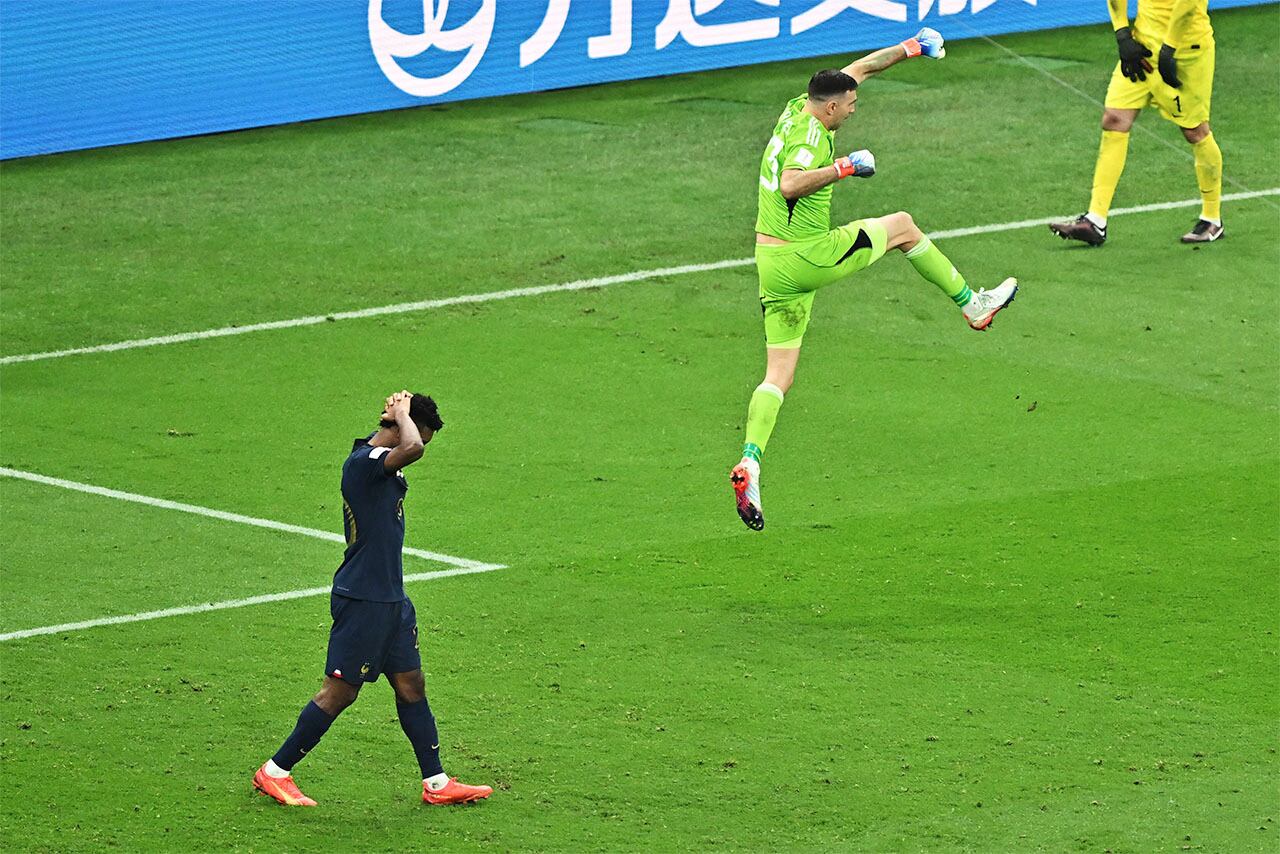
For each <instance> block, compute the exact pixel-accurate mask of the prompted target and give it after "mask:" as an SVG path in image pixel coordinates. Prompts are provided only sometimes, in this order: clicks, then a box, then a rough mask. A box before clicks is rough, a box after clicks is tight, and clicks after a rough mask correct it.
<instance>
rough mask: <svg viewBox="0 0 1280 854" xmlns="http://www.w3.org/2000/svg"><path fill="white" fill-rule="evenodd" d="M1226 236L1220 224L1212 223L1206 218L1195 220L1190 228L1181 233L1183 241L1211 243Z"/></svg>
mask: <svg viewBox="0 0 1280 854" xmlns="http://www.w3.org/2000/svg"><path fill="white" fill-rule="evenodd" d="M1225 236H1226V231H1225V230H1223V228H1222V226H1221V225H1214V224H1213V223H1211V222H1209V220H1207V219H1201V220H1197V221H1196V224H1195V225H1194V226H1192V227H1191V230H1190V231H1188V232H1187V233H1186V234H1184V235H1182V242H1183V243H1212V242H1213V241H1215V240H1221V239H1222V238H1223V237H1225Z"/></svg>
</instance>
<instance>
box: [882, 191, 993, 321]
mask: <svg viewBox="0 0 1280 854" xmlns="http://www.w3.org/2000/svg"><path fill="white" fill-rule="evenodd" d="M872 222H878V223H880V225H881V226H882V227H883V228H884V230H885V232H886V234H887V235H888V239H887V240H886V242H885V247H886V249H897V250H900V251H901V252H902V253H903V254H905V255H906V256H907V260H908V261H910V262H911V266H912V267H914V268H915V270H916V272H917V273H919V274H920V276H921V278H923V279H925V280H926V281H929V282H932V283H933V284H935V285H937V286H938V288H939V289H940V290H941V291H942V292H943V293H944V294H946V295H947V296H948V297H950V298H951V301H952V302H954V303H955V304H956V305H958V306H960V310H961V312H963V314H964V319H965V321H966V322H967V323H968V324H969V326H970V328H972V329H976V330H978V331H979V332H982V331H984V330H986V329H987V327H989V326H990V325H991V321H992V320H994V319H995V316H996V315H997V314H999V313H1000V312H1001V311H1003V310H1004V309H1005V308H1006V307H1008V305H1009V304H1010V303H1011V302H1013V298H1014V297H1015V296H1017V293H1018V280H1017V279H1015V278H1013V277H1012V276H1010V277H1009V278H1007V279H1005V280H1004V281H1003V282H1001V283H1000V284H999V285H997V286H996V287H995V288H993V289H991V290H989V291H988V290H986V289H985V288H983V289H979V290H978V291H976V292H975V291H973V290H970V288H969V285H968V283H967V282H966V281H965V279H964V276H962V275H960V272H959V271H958V270H956V268H955V266H954V265H953V264H952V263H951V261H950V260H948V259H947V256H945V255H943V254H942V250H940V249H939V248H938V247H937V246H935V245H934V244H933V241H932V240H930V239H929V236H928V235H927V234H925V233H924V232H923V231H921V230H920V228H919V226H917V225H916V223H915V220H914V219H912V218H911V214H909V213H907V212H906V211H898V212H897V213H892V214H889V215H888V216H882V217H880V218H879V219H876V220H872Z"/></svg>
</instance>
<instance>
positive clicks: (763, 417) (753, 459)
mask: <svg viewBox="0 0 1280 854" xmlns="http://www.w3.org/2000/svg"><path fill="white" fill-rule="evenodd" d="M945 55H946V51H945V50H944V49H943V39H942V36H941V35H940V34H939V33H938V32H937V31H935V30H931V29H928V28H926V29H923V30H921V31H920V32H919V33H918V34H917V35H916V36H915V37H914V38H911V39H907V41H905V42H903V43H901V44H898V45H894V46H893V47H888V48H884V49H883V50H878V51H876V52H875V53H872V54H869V55H867V56H864V57H863V58H862V59H859V60H857V61H856V62H853V63H851V64H850V65H846V66H845V67H844V68H843V69H841V70H839V71H835V70H830V71H819V72H818V73H817V74H815V75H813V77H812V79H810V80H809V91H808V93H807V94H806V95H801V96H799V97H797V98H794V99H792V100H791V101H789V102H788V103H787V106H786V108H785V109H784V110H783V111H782V115H781V116H780V117H779V118H778V123H777V125H776V126H775V127H774V130H773V137H772V138H771V139H770V140H769V145H768V148H766V149H765V152H764V158H763V160H762V162H761V166H760V190H759V214H758V216H757V217H756V268H757V271H758V273H759V277H760V305H761V307H762V309H763V311H764V330H765V348H766V354H767V367H766V369H765V377H764V382H762V383H761V384H760V385H759V386H758V387H757V388H756V390H755V393H754V394H752V395H751V403H750V405H749V407H748V409H747V430H746V442H745V443H744V445H743V448H742V460H741V462H739V463H738V464H737V465H736V466H734V467H733V471H732V473H731V475H730V481H731V483H732V485H733V491H734V498H735V500H736V502H737V507H738V515H739V516H741V517H742V521H743V522H745V523H746V525H747V527H749V528H752V529H754V530H757V531H759V530H761V529H763V528H764V512H763V511H762V510H761V507H760V459H761V457H762V456H763V455H764V449H765V445H766V444H767V443H768V441H769V436H770V434H771V433H773V427H774V423H775V422H776V421H777V418H778V411H779V410H780V409H781V408H782V401H783V398H784V395H786V393H787V390H788V389H790V388H791V383H792V381H793V380H794V379H795V373H796V364H797V363H798V362H799V360H800V343H801V341H802V340H803V338H804V333H805V330H806V329H807V328H808V326H809V317H810V313H811V311H812V309H813V298H814V294H815V293H816V292H817V291H818V289H819V288H822V287H825V286H827V285H830V284H833V283H835V282H837V281H839V280H841V279H843V278H845V277H846V276H849V275H850V274H852V273H855V272H857V271H858V270H861V269H863V268H864V267H868V266H870V265H871V264H874V263H875V262H876V261H877V260H879V258H880V257H881V256H882V255H884V253H885V252H886V251H888V250H890V249H898V250H901V251H902V252H903V253H904V254H905V255H906V256H907V260H908V261H910V262H911V266H912V267H914V268H915V271H916V272H917V273H919V274H920V276H921V277H922V278H924V279H925V280H927V281H929V282H932V283H933V284H934V285H937V286H938V288H940V289H941V290H942V292H943V293H945V294H946V295H947V296H948V297H950V298H951V299H952V301H954V302H955V304H956V305H957V306H959V307H960V310H961V312H962V313H963V314H964V318H965V320H966V321H967V322H968V324H969V326H971V327H972V328H974V329H977V330H983V329H986V328H987V327H988V326H990V325H991V321H992V319H993V318H994V317H995V316H996V314H997V313H998V312H999V311H1000V310H1001V309H1003V308H1004V307H1005V306H1007V305H1008V304H1009V303H1011V302H1012V301H1013V297H1014V295H1015V294H1016V293H1017V291H1018V283H1017V280H1016V279H1013V278H1008V279H1005V280H1004V281H1003V282H1001V283H1000V285H999V286H998V287H996V288H994V289H993V290H990V291H986V290H979V291H977V292H974V291H972V290H970V289H969V286H968V284H967V283H966V282H965V279H964V277H963V276H961V275H960V274H959V273H958V272H957V271H956V268H955V267H954V266H952V264H951V262H950V261H949V260H947V257H946V256H945V255H943V254H942V252H941V250H939V249H938V247H936V246H934V245H933V242H932V241H930V240H929V238H928V237H926V236H925V234H924V232H922V231H921V230H920V229H919V228H918V227H917V226H916V224H915V221H914V220H912V218H911V215H910V214H908V213H906V212H905V211H899V212H897V213H892V214H889V215H888V216H882V217H876V218H873V219H859V220H854V221H853V222H851V223H849V224H848V225H842V226H840V227H839V228H835V229H832V228H831V193H832V189H833V186H832V185H834V184H835V183H836V182H837V181H840V180H842V179H844V178H848V177H851V176H852V177H855V178H870V177H871V176H872V175H874V174H875V165H876V164H875V157H873V156H872V154H871V152H870V151H866V150H862V151H855V152H853V153H852V154H850V155H848V156H847V157H839V158H837V157H836V156H835V151H836V147H835V131H836V129H837V128H839V127H840V126H841V125H842V124H844V122H845V120H846V119H848V118H849V116H850V115H852V114H853V111H854V107H855V105H856V104H857V101H858V87H859V85H860V84H862V83H863V82H864V81H866V80H867V78H869V77H871V76H873V75H875V74H879V73H880V72H881V71H884V70H885V69H886V68H888V67H889V66H891V65H896V64H897V63H899V62H901V61H902V60H904V59H910V58H912V57H917V56H927V57H930V58H932V59H942V57H943V56H945Z"/></svg>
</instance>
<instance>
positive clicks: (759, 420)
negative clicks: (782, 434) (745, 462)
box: [742, 383, 782, 462]
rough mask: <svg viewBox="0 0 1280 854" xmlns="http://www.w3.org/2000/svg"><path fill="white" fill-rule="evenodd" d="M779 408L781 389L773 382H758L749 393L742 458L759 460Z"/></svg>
mask: <svg viewBox="0 0 1280 854" xmlns="http://www.w3.org/2000/svg"><path fill="white" fill-rule="evenodd" d="M781 408H782V389H780V388H778V387H777V386H776V385H774V384H773V383H760V385H759V386H757V387H756V390H755V392H754V393H753V394H752V395H751V405H750V406H748V407H747V441H746V443H745V444H744V445H743V446H742V456H743V457H744V458H747V459H752V460H755V461H756V462H760V457H761V456H763V455H764V448H765V445H767V444H769V436H770V435H771V434H772V433H773V425H774V424H776V423H777V422H778V410H779V409H781Z"/></svg>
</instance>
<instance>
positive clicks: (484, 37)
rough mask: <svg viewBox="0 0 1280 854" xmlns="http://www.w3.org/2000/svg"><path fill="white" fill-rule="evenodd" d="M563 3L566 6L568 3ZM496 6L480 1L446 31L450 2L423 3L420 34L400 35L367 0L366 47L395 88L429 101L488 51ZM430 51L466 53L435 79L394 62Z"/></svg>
mask: <svg viewBox="0 0 1280 854" xmlns="http://www.w3.org/2000/svg"><path fill="white" fill-rule="evenodd" d="M565 2H566V4H567V3H568V0H565ZM495 3H496V0H481V2H480V8H479V9H478V10H477V11H476V13H475V15H474V16H472V18H471V20H469V21H467V22H466V23H464V24H459V25H458V26H456V27H454V28H453V29H448V30H446V29H445V28H444V19H445V15H446V14H448V11H449V0H440V5H439V6H438V7H435V4H434V0H422V32H421V33H402V32H400V31H399V30H397V29H394V28H392V27H390V26H388V25H387V22H386V21H384V20H383V19H382V0H369V44H370V45H371V46H372V47H373V56H374V58H375V59H377V60H378V67H379V68H381V69H382V73H383V74H385V75H386V76H387V79H388V80H390V81H391V82H392V83H394V84H395V86H396V88H398V89H400V90H402V91H404V92H408V93H409V94H410V95H416V96H417V97H419V98H431V97H434V96H436V95H443V94H444V93H446V92H449V91H452V90H453V89H456V88H457V87H458V86H459V85H460V84H462V82H463V81H465V80H466V79H467V78H468V77H470V76H471V72H473V71H475V70H476V66H477V65H479V64H480V60H481V59H482V58H483V57H484V52H485V49H487V48H488V47H489V39H490V38H491V37H492V36H493V13H494V5H495ZM431 47H438V48H440V49H441V50H444V51H450V52H454V53H456V52H458V51H463V50H465V51H466V52H467V53H466V56H464V57H462V61H461V62H459V63H458V64H457V65H456V66H454V67H453V68H452V69H450V70H449V71H446V72H445V73H444V74H441V75H439V76H437V77H416V76H414V75H412V74H410V73H409V72H407V71H405V70H404V69H403V68H401V67H400V63H398V62H397V61H396V60H397V59H407V58H408V57H412V56H418V55H419V54H421V53H424V52H425V51H426V50H427V49H428V48H431Z"/></svg>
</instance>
